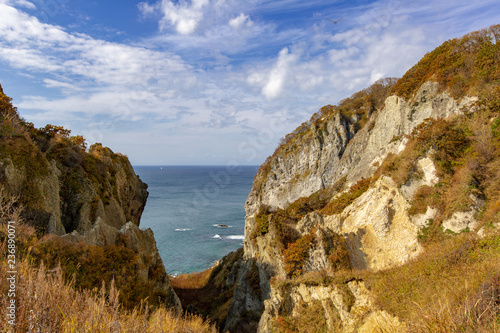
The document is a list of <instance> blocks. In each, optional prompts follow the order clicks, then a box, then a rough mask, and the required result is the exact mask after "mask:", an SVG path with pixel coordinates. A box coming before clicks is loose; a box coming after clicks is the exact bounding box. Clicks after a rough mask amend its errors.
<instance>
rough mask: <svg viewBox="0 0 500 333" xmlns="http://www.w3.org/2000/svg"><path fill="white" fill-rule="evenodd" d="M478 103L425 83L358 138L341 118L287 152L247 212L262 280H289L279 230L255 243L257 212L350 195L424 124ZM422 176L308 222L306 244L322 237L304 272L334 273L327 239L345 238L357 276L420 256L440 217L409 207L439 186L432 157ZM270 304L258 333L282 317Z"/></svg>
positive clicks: (388, 103)
mask: <svg viewBox="0 0 500 333" xmlns="http://www.w3.org/2000/svg"><path fill="white" fill-rule="evenodd" d="M475 100H476V98H474V97H464V98H462V99H461V100H459V101H458V100H455V99H454V98H452V97H451V96H450V95H449V94H448V93H447V92H440V91H439V90H438V86H437V84H436V83H434V82H427V83H425V84H423V85H422V86H421V87H420V88H419V89H418V91H417V92H416V93H415V95H414V97H413V98H412V99H411V100H406V99H404V98H402V97H398V96H389V97H388V98H387V99H386V100H385V106H384V107H383V108H382V109H381V110H379V111H378V112H377V113H373V114H372V115H371V117H370V118H369V119H368V122H367V124H366V125H365V126H364V127H362V128H361V129H359V130H356V129H357V128H358V127H359V126H358V125H357V124H356V123H355V121H353V119H350V120H347V119H345V118H343V116H342V115H341V114H339V113H337V114H335V115H334V116H332V117H330V118H328V117H325V119H324V120H325V121H326V123H325V124H324V125H323V127H321V126H320V128H321V129H322V131H321V134H322V135H321V137H320V136H319V135H318V133H319V130H318V125H317V124H315V125H314V126H315V127H314V128H311V129H310V131H311V132H312V133H314V134H313V135H310V136H309V139H307V140H304V141H298V142H300V143H297V144H296V147H294V149H284V150H282V151H281V153H279V154H277V156H274V157H273V159H271V160H270V161H269V164H268V165H267V166H266V168H261V170H262V171H261V173H260V174H258V175H257V176H256V178H255V182H254V188H253V189H252V191H251V192H250V195H249V197H248V199H247V202H246V205H245V210H246V218H245V222H246V224H245V235H246V237H245V243H244V244H245V245H244V246H245V247H244V248H245V258H246V259H247V260H255V261H256V263H257V265H258V267H259V269H261V270H263V271H264V272H263V273H262V275H264V276H266V275H267V276H281V277H282V278H286V272H285V265H286V264H285V262H284V257H283V252H282V251H283V248H280V247H279V246H277V244H276V239H277V238H278V235H277V233H276V232H275V231H274V229H273V226H272V225H270V226H269V232H268V233H266V234H264V235H261V236H257V237H255V231H254V230H255V228H256V226H257V221H256V216H257V213H258V210H259V207H261V206H262V205H265V206H267V207H269V209H270V210H271V211H272V210H276V209H283V208H286V207H287V206H288V205H289V204H290V203H292V202H294V201H295V200H297V199H299V198H301V197H307V196H309V195H311V194H313V193H315V192H316V191H318V190H321V189H324V188H326V187H328V186H330V185H333V184H335V183H336V182H339V181H344V188H349V186H350V185H351V184H354V183H356V182H357V181H358V180H360V179H361V178H363V177H370V176H371V175H373V173H374V172H375V171H376V170H377V168H378V167H379V166H380V164H381V163H382V162H383V161H384V159H385V158H386V157H387V156H388V154H389V153H392V154H398V153H400V152H402V151H403V150H404V148H405V145H406V143H407V142H408V140H407V139H406V138H405V135H408V134H410V133H411V132H412V131H413V130H414V129H415V128H416V127H417V126H418V125H420V124H421V123H422V122H423V121H424V120H425V119H427V118H443V117H449V116H452V115H458V114H461V113H462V112H463V109H464V107H467V106H470V105H472V103H473V102H474V101H475ZM283 151H284V152H283ZM429 154H431V153H429ZM417 168H418V169H419V170H420V171H419V172H421V173H422V175H423V177H422V178H421V179H410V181H409V182H408V183H407V184H404V185H403V186H401V187H398V186H397V185H396V184H395V183H394V182H393V181H392V179H391V178H390V177H385V176H384V177H382V178H380V179H379V180H378V181H377V182H376V183H375V184H374V185H372V186H371V187H370V188H369V189H368V190H367V191H366V192H365V193H364V194H362V195H361V196H360V197H359V198H357V199H356V200H355V201H354V202H352V203H351V204H350V205H349V206H347V207H346V208H345V209H343V211H342V212H341V213H340V214H334V215H321V214H318V213H317V212H313V213H310V214H308V215H306V216H305V217H304V218H302V219H301V220H300V221H299V222H298V223H297V224H296V225H295V226H294V227H293V228H294V230H295V231H296V232H297V234H298V235H300V236H304V235H306V234H309V233H310V232H311V230H312V231H314V232H316V233H317V235H313V238H312V243H311V244H312V245H311V246H310V248H309V252H308V255H307V258H306V260H305V263H304V266H303V272H307V271H314V270H322V269H331V266H330V263H329V260H328V255H329V253H330V251H331V247H329V246H328V244H327V243H324V241H323V240H324V239H328V237H338V236H340V237H342V239H343V240H344V242H345V243H344V245H345V247H346V249H347V251H348V252H349V260H350V265H351V267H353V268H355V269H371V270H380V269H385V268H388V267H394V266H399V265H402V264H404V263H405V262H407V261H408V260H410V259H411V258H414V257H416V256H417V255H418V254H419V253H421V251H422V247H421V245H420V244H419V242H418V234H419V229H420V228H422V227H424V226H426V225H427V221H428V220H429V219H432V218H433V217H434V215H435V210H434V208H433V207H428V212H427V213H426V214H421V216H410V215H409V212H408V210H409V208H410V204H409V201H411V200H412V198H413V196H414V194H415V193H416V191H417V190H418V189H419V188H420V187H421V186H424V185H425V186H433V185H435V184H436V183H437V181H438V178H437V175H436V168H435V166H434V165H433V162H432V160H431V159H430V158H429V157H423V158H421V159H420V160H419V161H418V163H417ZM340 194H341V193H339V194H338V195H340ZM325 237H326V238H325ZM322 239H323V240H322ZM336 246H338V244H337V245H336ZM269 287H270V295H274V297H275V298H276V299H283V298H287V297H292V296H291V295H292V294H294V293H295V291H293V292H292V291H288V292H284V294H280V295H281V296H277V294H276V293H277V291H276V290H275V288H274V287H273V286H272V285H271V284H269V285H268V286H267V288H268V289H269ZM332 297H333V296H332ZM239 298H240V300H238V301H235V302H234V304H239V305H240V306H239V311H246V310H248V309H249V307H248V306H244V304H245V302H244V301H242V299H245V300H249V299H251V297H250V295H245V293H244V290H243V289H242V290H241V293H240V295H239ZM264 299H265V298H264ZM264 303H265V306H264V307H263V308H264V309H265V310H264V314H265V315H264V316H263V318H266V316H267V317H268V319H262V320H261V324H260V325H259V332H270V326H269V325H268V324H264V323H265V322H269V318H271V317H275V316H276V315H277V314H278V313H280V311H284V310H283V309H281V310H279V311H278V310H276V307H277V305H276V304H275V303H273V302H268V301H265V302H264ZM285 303H286V302H285ZM272 304H275V305H272ZM280 304H281V303H280ZM281 306H283V305H279V306H278V308H279V307H281ZM269 307H272V308H273V309H274V310H271V309H270V308H269ZM292 308H293V307H292ZM339 308H342V307H340V306H339ZM290 311H291V310H290ZM290 313H292V312H290ZM365 315H366V316H367V317H366V318H367V324H366V325H372V324H373V322H374V321H376V320H375V319H374V318H375V317H377V318H378V319H380V320H382V319H383V320H382V321H384V320H385V321H387V322H388V323H389V322H390V323H392V324H394V325H396V326H397V327H399V322H398V321H397V319H394V320H393V319H392V318H393V317H392V316H390V315H388V314H386V313H384V314H382V313H372V314H369V315H368V314H365ZM368 318H371V319H368ZM381 318H382V319H381ZM384 318H385V319H384ZM342 321H343V322H344V321H345V320H342ZM348 322H349V321H347V323H345V322H344V324H343V327H344V331H346V332H349V327H351V326H350V324H349V323H348ZM370 322H371V323H372V324H369V323H370ZM358 324H359V322H358ZM396 326H395V327H396Z"/></svg>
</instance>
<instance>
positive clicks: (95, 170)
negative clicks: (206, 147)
mask: <svg viewBox="0 0 500 333" xmlns="http://www.w3.org/2000/svg"><path fill="white" fill-rule="evenodd" d="M70 134H71V132H70V131H69V130H67V129H64V128H63V127H61V126H54V125H46V126H45V127H42V128H35V127H34V125H33V124H32V123H29V122H27V121H25V120H24V119H22V118H20V117H19V115H18V113H17V108H15V107H14V106H13V105H12V100H11V98H9V97H8V96H6V95H5V94H4V93H3V91H0V182H1V183H3V184H6V183H7V182H6V180H7V174H6V173H7V172H8V171H7V170H10V171H9V172H10V174H13V173H15V175H16V177H15V178H16V182H17V183H16V184H11V186H7V190H8V191H9V192H10V193H11V194H12V195H17V196H19V199H20V201H21V203H22V204H23V205H24V207H25V209H24V212H23V214H24V216H23V217H24V219H25V220H26V221H27V222H28V223H30V224H31V225H33V226H34V227H36V228H37V230H38V231H39V232H41V233H45V232H46V230H47V226H48V222H49V219H50V212H47V210H46V207H45V206H44V203H43V202H44V200H43V196H45V195H46V193H43V189H42V188H41V185H40V184H39V182H38V181H37V180H42V179H43V177H45V176H47V175H48V174H49V171H50V169H51V168H52V164H55V166H56V168H57V169H58V173H59V175H58V178H59V185H60V193H59V195H60V200H61V217H62V223H63V225H64V227H65V229H66V232H71V231H73V230H75V229H76V228H77V225H75V223H77V221H78V217H79V214H80V212H81V208H82V202H80V201H81V200H79V199H81V198H82V192H83V191H84V190H86V189H87V188H88V187H89V184H90V186H91V187H92V188H94V189H95V192H96V193H95V197H94V198H90V199H89V202H88V204H92V202H93V203H94V205H95V203H97V202H98V201H102V203H103V204H104V205H107V204H109V202H110V199H111V198H115V199H116V201H117V202H118V203H119V204H122V203H123V201H124V198H123V195H124V192H126V191H122V193H120V191H119V190H118V186H117V173H118V172H120V171H121V170H124V172H125V173H126V175H127V177H129V179H134V180H135V179H136V177H135V175H132V173H133V170H132V167H131V165H130V163H129V161H128V159H127V157H126V156H124V155H121V154H115V153H113V152H112V151H111V150H110V149H108V148H104V147H102V145H100V144H95V145H93V146H92V147H90V149H89V150H88V152H87V151H86V149H87V144H86V142H85V140H84V138H83V137H82V136H80V135H76V136H71V135H70ZM145 187H146V185H145V184H144V188H145ZM144 191H145V190H144ZM93 208H95V207H93ZM135 213H137V212H135ZM125 214H126V215H127V218H128V219H129V220H133V221H135V220H136V219H135V218H133V217H132V216H128V215H131V214H129V212H127V211H126V212H125ZM91 222H92V223H93V222H94V221H91Z"/></svg>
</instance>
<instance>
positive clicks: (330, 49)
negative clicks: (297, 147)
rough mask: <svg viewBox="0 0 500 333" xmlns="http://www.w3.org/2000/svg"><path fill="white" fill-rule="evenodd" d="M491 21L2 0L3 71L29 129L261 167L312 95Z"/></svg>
mask: <svg viewBox="0 0 500 333" xmlns="http://www.w3.org/2000/svg"><path fill="white" fill-rule="evenodd" d="M497 23H500V10H499V9H498V3H497V1H490V0H483V1H475V2H474V1H470V0H467V1H463V0H456V1H431V0H423V1H403V0H387V1H386V0H381V1H324V0H312V1H303V0H276V1H269V0H248V1H236V0H191V1H190V0H182V1H171V0H149V1H146V2H141V1H132V0H122V1H114V0H112V1H80V0H44V1H41V0H32V1H29V0H0V83H1V84H2V86H3V88H4V90H5V92H6V93H7V94H8V95H9V96H11V97H13V98H14V103H15V105H17V106H18V108H19V111H20V114H21V116H23V117H24V118H25V119H26V120H28V121H31V122H33V123H34V124H35V125H36V126H37V127H42V126H44V125H45V124H47V123H51V124H57V125H62V126H65V127H66V128H68V129H71V130H72V133H73V134H75V135H76V134H82V135H84V136H85V138H86V139H87V141H88V142H89V143H93V142H102V143H103V144H104V145H106V146H109V147H110V148H111V149H113V150H114V151H117V152H121V153H123V154H126V155H127V156H128V157H129V158H130V160H131V161H132V163H133V164H135V165H168V164H184V165H191V164H207V165H208V164H219V165H225V164H228V163H229V164H235V163H238V164H251V165H257V164H260V163H262V162H263V161H264V159H265V158H266V157H267V156H268V155H269V154H271V153H272V152H273V151H274V149H275V148H276V146H277V145H278V143H279V141H280V139H281V138H282V137H284V136H285V135H286V134H287V133H288V132H290V131H292V130H293V129H294V128H295V127H297V126H298V125H300V124H301V123H302V122H303V121H305V120H307V119H309V117H310V116H311V115H312V114H313V113H314V112H316V111H317V110H318V109H319V108H320V107H322V106H324V105H326V104H336V103H338V101H339V100H341V99H343V98H345V97H348V96H350V95H351V94H352V93H354V92H356V91H358V90H360V89H363V88H365V87H367V86H369V85H370V84H371V83H373V82H374V81H375V80H377V79H379V78H381V77H390V76H396V77H400V76H402V75H403V74H404V73H405V72H406V70H408V69H409V68H410V67H411V66H412V65H414V64H415V63H416V62H417V61H418V60H419V59H420V58H421V57H422V56H423V55H424V54H425V53H426V52H429V51H431V50H432V49H433V48H435V47H436V46H438V45H439V44H441V43H442V42H443V41H445V40H447V39H450V38H454V37H459V36H461V35H463V34H465V33H468V32H470V31H474V30H477V29H480V28H484V27H488V26H490V25H492V24H497Z"/></svg>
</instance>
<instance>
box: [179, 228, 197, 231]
mask: <svg viewBox="0 0 500 333" xmlns="http://www.w3.org/2000/svg"><path fill="white" fill-rule="evenodd" d="M190 230H193V229H192V228H177V229H175V231H190Z"/></svg>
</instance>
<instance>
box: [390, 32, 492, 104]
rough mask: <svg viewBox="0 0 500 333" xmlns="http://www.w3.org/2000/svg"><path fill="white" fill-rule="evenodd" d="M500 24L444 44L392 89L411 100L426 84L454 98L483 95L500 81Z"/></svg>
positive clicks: (427, 55) (430, 53)
mask: <svg viewBox="0 0 500 333" xmlns="http://www.w3.org/2000/svg"><path fill="white" fill-rule="evenodd" d="M499 54H500V24H497V25H493V26H491V27H489V28H487V29H482V30H479V31H475V32H472V33H469V34H467V35H465V36H463V37H461V38H455V39H452V40H449V41H446V42H444V43H443V44H442V45H441V46H439V47H437V48H436V49H435V50H433V51H431V52H429V53H427V54H426V55H425V56H424V57H423V58H422V59H421V60H420V61H419V62H418V63H417V64H416V65H415V66H413V67H412V68H411V69H410V70H409V71H408V72H406V74H405V75H404V76H403V78H401V79H400V80H399V81H398V82H397V83H396V85H395V86H394V87H393V89H392V91H391V93H392V94H396V95H398V96H401V97H404V98H406V99H410V98H411V97H412V96H413V94H414V93H415V92H416V91H417V90H418V89H419V88H420V86H421V85H422V84H423V83H424V82H427V81H434V82H438V83H439V84H440V88H441V90H442V91H448V92H449V93H450V94H451V96H453V97H454V98H461V97H463V96H466V95H473V96H474V95H481V94H483V93H484V92H486V91H488V90H489V88H490V86H491V84H492V83H494V82H496V81H498V80H499V79H500V56H499Z"/></svg>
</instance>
